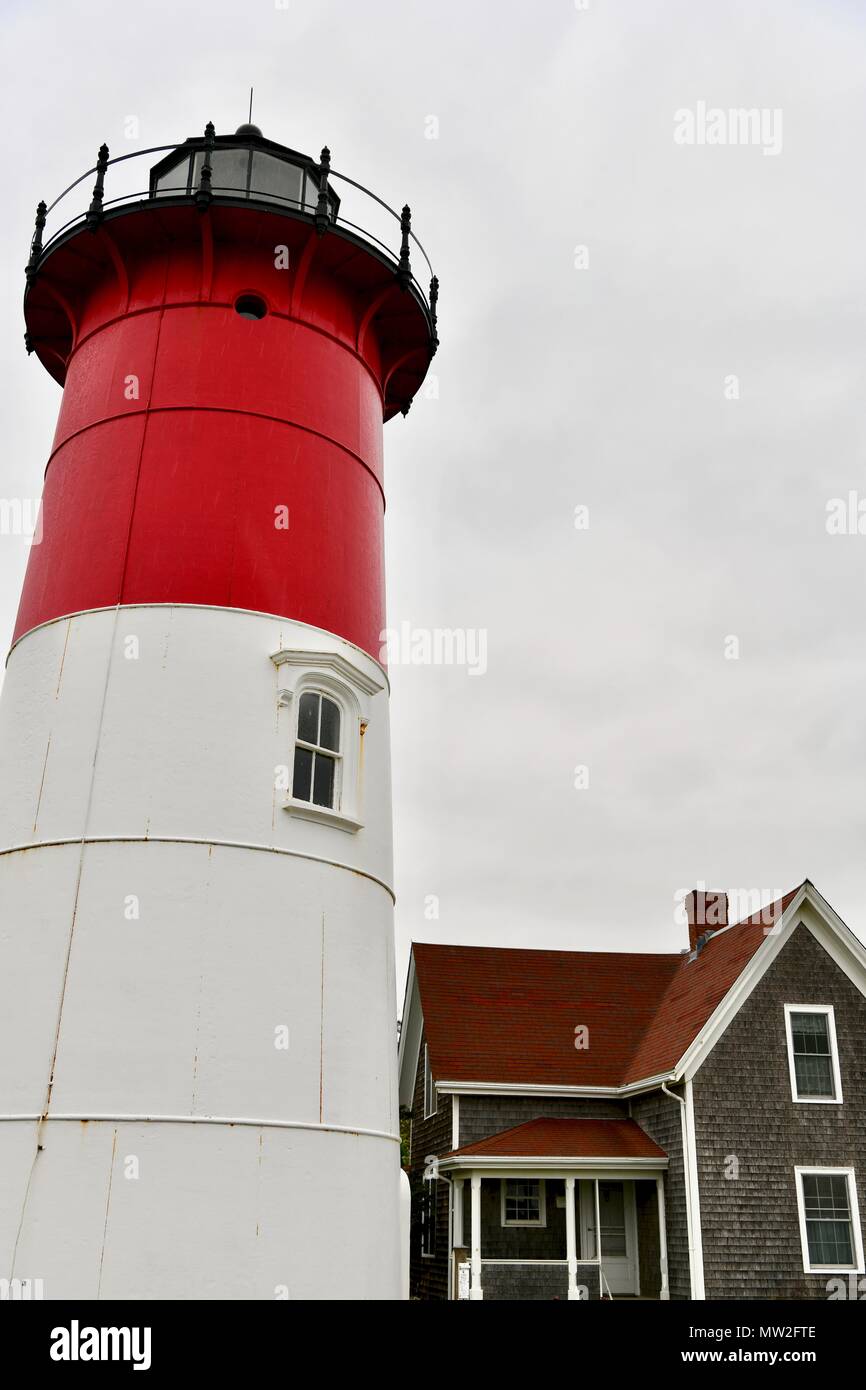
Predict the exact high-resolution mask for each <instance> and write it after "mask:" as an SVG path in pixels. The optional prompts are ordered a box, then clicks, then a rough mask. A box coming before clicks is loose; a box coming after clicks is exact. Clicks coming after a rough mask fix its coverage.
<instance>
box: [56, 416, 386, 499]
mask: <svg viewBox="0 0 866 1390" xmlns="http://www.w3.org/2000/svg"><path fill="white" fill-rule="evenodd" d="M172 411H174V412H178V413H179V412H181V411H186V412H188V413H190V414H212V415H245V416H248V417H249V418H250V419H252V420H271V421H272V422H273V423H274V424H276V425H284V426H285V428H286V429H290V430H303V432H304V434H312V435H314V436H315V437H316V439H324V441H325V443H326V444H333V446H334V448H335V449H339V450H340V452H341V453H344V454H348V456H349V458H350V459H354V460H355V462H356V463H359V464H360V465H361V467H362V468H363V469H364V471H365V472H367V473H369V475H370V477H371V478H372V479H373V482H374V483H375V484H376V487H377V488H378V489H379V492H380V493H381V496H382V506H383V508H384V507H385V506H386V505H387V504H386V501H385V489H384V488H383V486H382V484H381V482H380V481H379V479H378V478H377V477H376V474H375V473H374V472H373V470H372V468H371V467H370V465H369V463H367V462H365V460H364V459H362V457H361V455H360V454H356V453H355V450H354V449H350V448H349V446H348V444H341V443H340V441H339V439H332V438H331V436H330V435H329V434H323V433H322V431H321V430H314V429H313V428H312V427H311V426H310V425H301V424H299V423H298V422H297V421H296V420H286V419H284V418H283V416H282V415H269V414H268V413H267V411H264V410H241V409H239V408H238V407H237V406H229V405H157V406H151V405H149V406H144V407H142V409H141V410H120V411H118V413H117V414H116V415H102V416H101V417H100V418H99V419H98V420H91V421H90V423H89V424H87V425H82V426H81V428H80V429H77V430H72V431H71V433H70V434H67V435H66V436H65V437H64V439H63V440H61V442H60V443H59V444H58V445H56V446H55V447H54V448H53V449H52V450H51V453H50V454H49V455H48V462H47V463H46V465H45V473H44V475H43V476H44V477H46V478H47V477H48V470H49V468H50V467H51V465H52V463H53V462H54V459H55V458H56V457H57V455H58V454H59V453H60V451H61V449H65V448H66V445H67V444H70V443H71V442H72V440H73V439H78V438H79V437H80V436H81V435H82V434H86V433H87V431H88V430H95V429H98V428H99V426H100V425H113V424H114V423H115V421H116V420H137V419H138V418H139V416H144V417H145V419H147V417H148V416H150V415H167V414H170V413H171V412H172Z"/></svg>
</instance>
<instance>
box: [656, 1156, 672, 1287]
mask: <svg viewBox="0 0 866 1390" xmlns="http://www.w3.org/2000/svg"><path fill="white" fill-rule="evenodd" d="M656 1200H657V1201H658V1209H659V1265H660V1267H661V1275H662V1288H661V1293H660V1294H659V1298H660V1299H661V1300H663V1301H667V1300H668V1299H670V1296H671V1293H670V1289H669V1287H668V1233H667V1221H666V1220H665V1180H664V1178H662V1177H659V1178H656Z"/></svg>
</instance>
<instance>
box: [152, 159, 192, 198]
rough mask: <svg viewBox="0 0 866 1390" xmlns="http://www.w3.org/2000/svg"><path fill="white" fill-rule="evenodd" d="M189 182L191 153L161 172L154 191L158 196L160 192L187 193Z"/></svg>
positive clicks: (165, 193) (166, 193)
mask: <svg viewBox="0 0 866 1390" xmlns="http://www.w3.org/2000/svg"><path fill="white" fill-rule="evenodd" d="M188 183H189V155H188V154H187V155H184V157H183V159H179V160H178V161H177V163H175V164H173V165H172V166H171V168H170V169H167V170H166V171H165V173H164V174H160V176H159V178H158V179H157V181H156V187H155V188H154V193H155V195H156V196H157V197H158V196H159V195H160V194H164V195H168V194H171V193H186V191H187V186H188Z"/></svg>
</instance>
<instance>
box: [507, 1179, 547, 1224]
mask: <svg viewBox="0 0 866 1390" xmlns="http://www.w3.org/2000/svg"><path fill="white" fill-rule="evenodd" d="M505 1220H506V1221H522V1222H528V1221H532V1222H535V1223H538V1222H539V1221H540V1220H541V1185H540V1183H539V1182H538V1181H534V1180H528V1181H523V1180H522V1179H518V1178H509V1179H508V1181H507V1183H506V1187H505Z"/></svg>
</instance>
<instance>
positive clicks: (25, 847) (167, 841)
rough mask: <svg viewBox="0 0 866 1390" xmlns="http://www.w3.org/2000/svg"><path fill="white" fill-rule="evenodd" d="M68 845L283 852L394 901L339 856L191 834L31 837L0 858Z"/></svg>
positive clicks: (380, 883)
mask: <svg viewBox="0 0 866 1390" xmlns="http://www.w3.org/2000/svg"><path fill="white" fill-rule="evenodd" d="M68 845H202V846H205V845H207V846H212V847H213V848H214V849H246V850H253V851H255V852H256V853H257V854H285V855H288V856H289V857H290V858H292V859H307V860H309V861H310V862H311V863H313V864H325V865H327V866H328V867H329V868H332V869H345V870H346V872H347V873H350V874H357V875H358V877H359V878H366V879H369V881H370V882H371V883H375V884H376V885H377V887H379V888H384V890H385V892H386V893H387V894H388V896H389V898H390V899H391V901H392V902H394V903H396V901H397V899H396V897H395V895H394V890H393V888H390V887H389V886H388V884H387V883H385V881H384V880H383V879H381V878H377V877H376V875H375V874H371V873H368V872H367V870H366V869H359V868H358V867H357V865H355V864H347V863H345V862H344V861H343V860H342V859H327V858H325V856H324V855H321V854H307V853H305V851H304V850H299V849H284V848H282V846H280V845H257V844H252V843H250V842H249V841H246V840H209V839H202V838H199V837H196V836H191V835H86V836H81V835H76V836H74V837H72V836H68V837H66V838H64V839H61V840H33V841H31V842H30V843H27V844H20V845H8V846H7V847H6V848H5V849H0V858H2V857H3V856H4V855H7V854H23V853H26V852H27V851H29V850H34V849H62V848H64V846H68Z"/></svg>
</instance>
